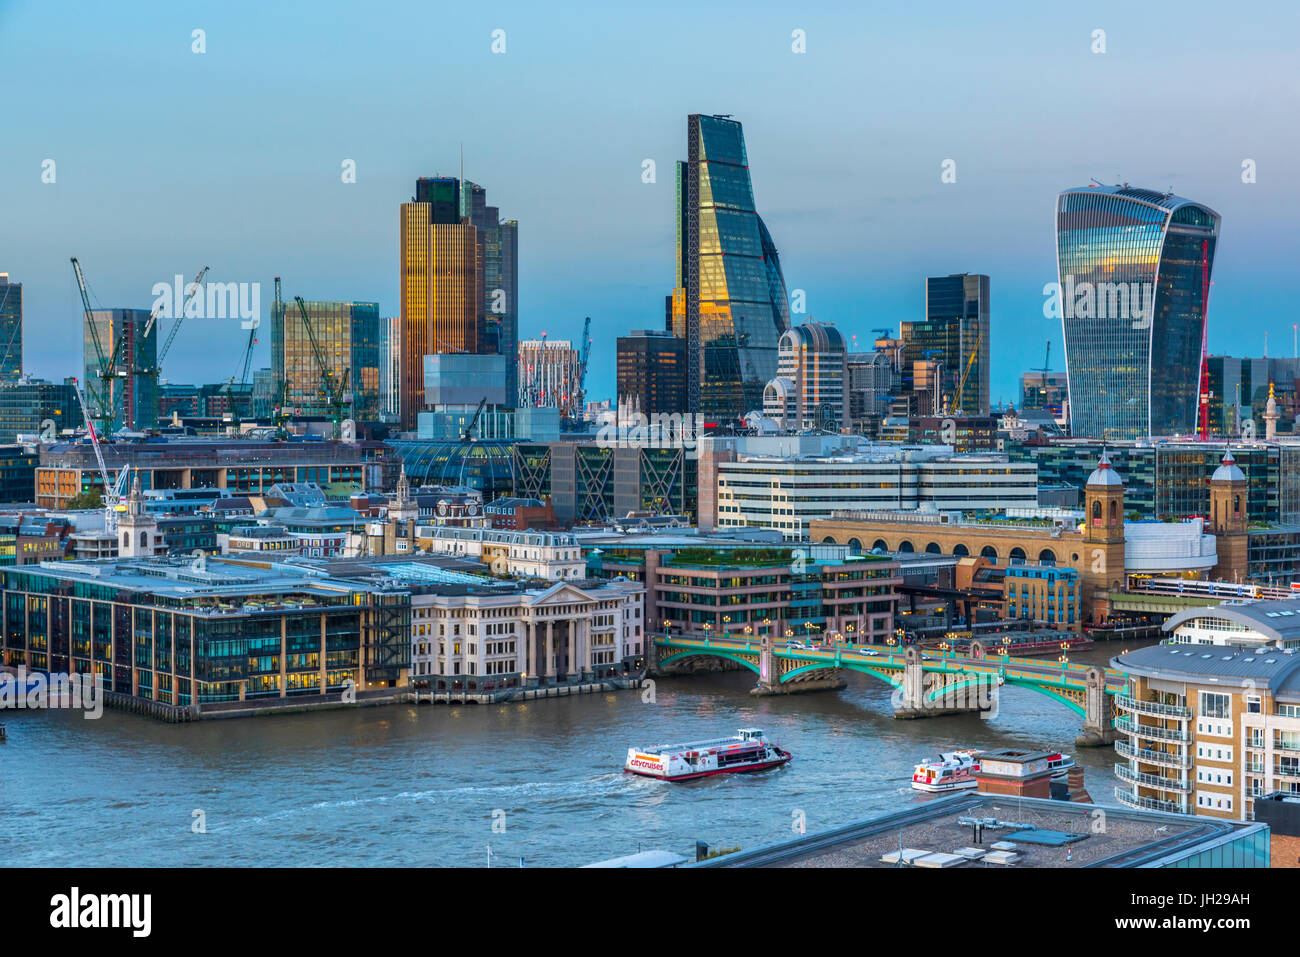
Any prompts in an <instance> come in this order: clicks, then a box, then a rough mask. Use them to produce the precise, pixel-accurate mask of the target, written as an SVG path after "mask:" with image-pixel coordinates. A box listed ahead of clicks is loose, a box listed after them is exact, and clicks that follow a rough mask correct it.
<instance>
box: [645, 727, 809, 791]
mask: <svg viewBox="0 0 1300 957" xmlns="http://www.w3.org/2000/svg"><path fill="white" fill-rule="evenodd" d="M792 757H793V755H792V754H790V752H789V751H782V750H781V748H779V747H777V745H776V744H774V743H772V742H770V741H767V740H765V739H764V737H763V732H762V731H760V730H759V729H758V728H741V729H740V731H739V732H738V733H737V734H736V735H734V736H733V737H730V738H716V739H714V740H712V741H697V742H694V743H691V744H659V745H656V746H655V747H653V748H628V749H627V763H626V764H624V765H623V770H624V771H628V772H630V773H632V774H640V775H642V776H643V777H647V778H658V779H659V780H661V781H693V780H695V779H696V778H707V777H711V776H713V775H715V774H731V773H733V772H736V773H743V772H746V771H766V770H767V769H768V768H775V767H780V766H781V765H782V764H785V763H786V762H787V761H789V760H790V758H792Z"/></svg>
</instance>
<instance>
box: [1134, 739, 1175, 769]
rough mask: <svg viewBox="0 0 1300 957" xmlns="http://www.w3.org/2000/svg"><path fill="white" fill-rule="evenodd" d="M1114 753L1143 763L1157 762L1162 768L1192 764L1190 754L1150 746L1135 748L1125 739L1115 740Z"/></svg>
mask: <svg viewBox="0 0 1300 957" xmlns="http://www.w3.org/2000/svg"><path fill="white" fill-rule="evenodd" d="M1115 753H1116V754H1118V755H1121V756H1122V757H1126V758H1132V759H1133V760H1135V761H1142V762H1143V763H1145V764H1158V765H1160V766H1161V767H1162V768H1190V767H1191V766H1192V758H1191V755H1188V754H1171V753H1169V752H1167V751H1156V750H1154V749H1152V748H1135V747H1133V745H1131V744H1129V743H1128V742H1127V741H1116V742H1115Z"/></svg>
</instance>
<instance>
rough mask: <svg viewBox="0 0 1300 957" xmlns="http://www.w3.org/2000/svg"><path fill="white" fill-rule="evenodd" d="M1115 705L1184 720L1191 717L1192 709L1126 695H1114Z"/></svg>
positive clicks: (1129, 709) (1140, 712) (1126, 709)
mask: <svg viewBox="0 0 1300 957" xmlns="http://www.w3.org/2000/svg"><path fill="white" fill-rule="evenodd" d="M1115 706H1116V707H1118V708H1123V709H1124V710H1125V711H1136V712H1138V713H1139V714H1151V715H1159V716H1160V717H1162V718H1181V719H1183V720H1184V721H1186V720H1187V719H1189V718H1191V716H1192V709H1191V708H1187V707H1184V706H1182V705H1175V704H1160V703H1158V702H1155V701H1142V700H1140V699H1138V698H1130V697H1129V696H1128V695H1122V694H1117V695H1115Z"/></svg>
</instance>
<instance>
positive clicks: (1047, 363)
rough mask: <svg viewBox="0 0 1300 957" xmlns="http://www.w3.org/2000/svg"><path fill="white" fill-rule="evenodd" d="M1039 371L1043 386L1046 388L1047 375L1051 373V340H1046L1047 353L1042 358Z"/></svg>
mask: <svg viewBox="0 0 1300 957" xmlns="http://www.w3.org/2000/svg"><path fill="white" fill-rule="evenodd" d="M1041 371H1042V373H1043V385H1044V386H1046V385H1047V373H1049V372H1051V371H1052V340H1051V339H1048V340H1047V352H1046V354H1045V355H1044V356H1043V368H1042V370H1041Z"/></svg>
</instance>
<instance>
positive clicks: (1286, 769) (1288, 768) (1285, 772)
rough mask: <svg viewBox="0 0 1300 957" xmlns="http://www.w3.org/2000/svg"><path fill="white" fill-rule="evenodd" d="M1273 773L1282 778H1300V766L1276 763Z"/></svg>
mask: <svg viewBox="0 0 1300 957" xmlns="http://www.w3.org/2000/svg"><path fill="white" fill-rule="evenodd" d="M1273 773H1274V774H1275V775H1277V776H1278V777H1280V778H1300V767H1297V766H1296V765H1294V764H1275V765H1273Z"/></svg>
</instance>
